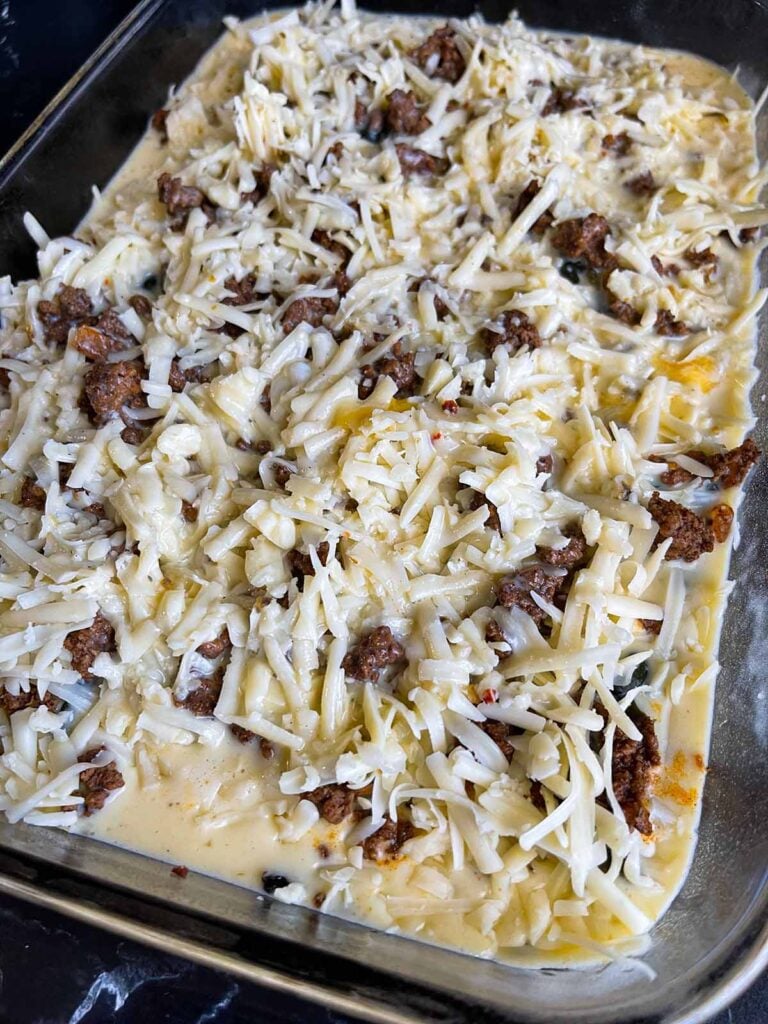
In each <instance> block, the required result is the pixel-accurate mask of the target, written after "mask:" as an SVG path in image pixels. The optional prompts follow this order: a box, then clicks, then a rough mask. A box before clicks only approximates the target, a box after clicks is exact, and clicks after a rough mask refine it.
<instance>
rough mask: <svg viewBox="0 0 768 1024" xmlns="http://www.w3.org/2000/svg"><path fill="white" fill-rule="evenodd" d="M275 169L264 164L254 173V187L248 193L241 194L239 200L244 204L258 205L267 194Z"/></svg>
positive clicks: (273, 166) (272, 165) (270, 165)
mask: <svg viewBox="0 0 768 1024" xmlns="http://www.w3.org/2000/svg"><path fill="white" fill-rule="evenodd" d="M276 170H277V168H276V167H275V165H274V164H264V166H263V167H262V168H260V169H259V170H258V171H254V174H253V176H254V178H255V179H256V187H255V188H254V189H252V190H251V191H250V192H241V193H240V198H241V199H242V200H243V202H244V203H258V202H260V201H261V200H262V199H263V198H264V196H265V195H267V193H268V192H269V186H270V183H271V181H272V175H273V174H274V173H275V171H276Z"/></svg>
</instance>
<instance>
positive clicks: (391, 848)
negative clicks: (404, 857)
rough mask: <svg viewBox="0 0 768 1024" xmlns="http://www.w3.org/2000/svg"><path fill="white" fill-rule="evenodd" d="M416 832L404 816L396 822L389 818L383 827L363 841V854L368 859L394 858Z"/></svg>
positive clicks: (383, 859)
mask: <svg viewBox="0 0 768 1024" xmlns="http://www.w3.org/2000/svg"><path fill="white" fill-rule="evenodd" d="M415 834H416V829H415V828H414V827H413V825H412V824H411V822H410V821H405V820H403V819H402V818H400V819H398V820H397V821H396V822H394V821H392V819H391V818H387V819H386V821H385V822H384V824H383V825H382V826H381V828H380V829H379V830H378V831H377V832H374V833H373V835H371V836H368V838H367V839H366V840H364V841H363V844H362V846H363V856H364V857H365V859H366V860H375V861H385V860H392V859H393V858H394V857H396V856H397V855H398V853H399V852H400V847H401V846H403V844H404V843H406V842H407V841H408V840H409V839H411V838H412V837H413V836H414V835H415Z"/></svg>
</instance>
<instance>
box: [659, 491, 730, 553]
mask: <svg viewBox="0 0 768 1024" xmlns="http://www.w3.org/2000/svg"><path fill="white" fill-rule="evenodd" d="M648 511H649V512H650V513H651V515H652V516H653V518H654V519H655V520H656V523H657V525H658V527H659V533H658V536H657V543H660V542H661V541H663V540H667V539H668V538H669V537H671V538H672V543H671V545H670V546H669V548H668V549H667V553H666V555H665V556H664V557H665V558H666V559H667V560H668V561H672V560H674V559H676V558H681V559H682V560H683V561H684V562H695V561H696V559H697V558H698V557H699V555H703V554H705V553H706V552H708V551H712V550H713V549H714V546H715V536H714V532H713V530H712V526H711V524H710V523H709V522H707V520H706V519H704V518H702V516H699V515H697V514H696V513H695V512H692V511H691V510H690V509H689V508H685V506H684V505H679V504H678V503H677V502H676V501H666V500H665V499H664V498H661V497H659V493H658V491H654V493H653V495H652V497H651V500H650V501H649V502H648Z"/></svg>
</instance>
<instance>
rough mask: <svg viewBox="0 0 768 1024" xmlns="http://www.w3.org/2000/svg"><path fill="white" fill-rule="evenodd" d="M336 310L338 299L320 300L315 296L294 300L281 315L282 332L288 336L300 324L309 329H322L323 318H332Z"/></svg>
mask: <svg viewBox="0 0 768 1024" xmlns="http://www.w3.org/2000/svg"><path fill="white" fill-rule="evenodd" d="M338 308H339V301H338V299H330V298H329V299H321V298H318V297H317V296H316V295H310V296H308V297H307V298H304V299H294V301H293V302H292V303H291V304H290V306H288V308H287V309H286V311H285V312H284V313H283V332H284V333H285V334H290V333H291V331H293V330H295V329H296V328H297V327H298V326H299V324H302V323H306V324H309V326H310V327H322V325H323V321H324V320H325V318H326V317H327V316H332V315H333V314H334V313H335V312H336V310H337V309H338Z"/></svg>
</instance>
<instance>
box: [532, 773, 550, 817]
mask: <svg viewBox="0 0 768 1024" xmlns="http://www.w3.org/2000/svg"><path fill="white" fill-rule="evenodd" d="M528 795H529V796H530V798H531V803H532V804H533V806H534V807H535V808H536V810H537V811H541V813H542V814H546V813H547V805H546V803H545V802H544V794H543V792H542V790H541V783H540V782H539V780H538V779H534V781H533V782H532V783H531V791H530V793H529V794H528Z"/></svg>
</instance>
